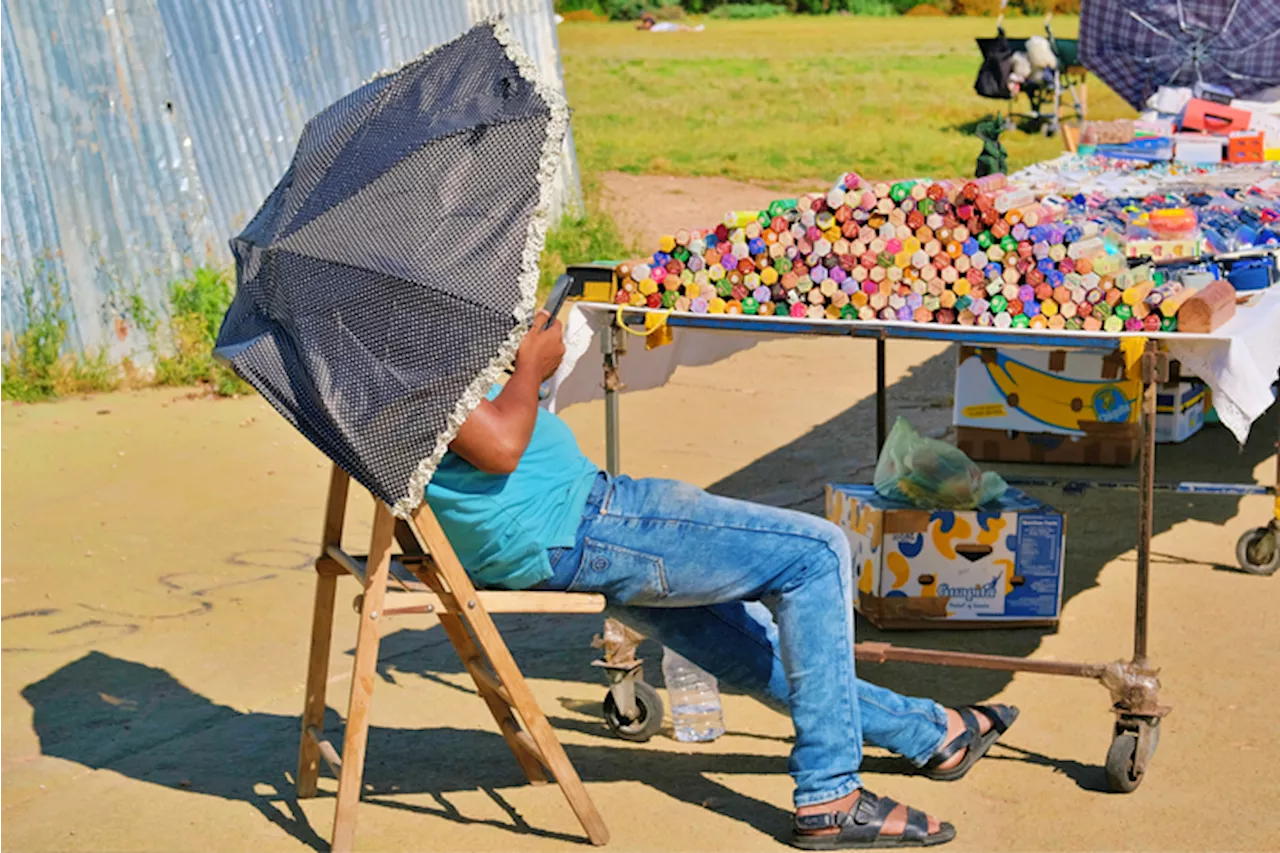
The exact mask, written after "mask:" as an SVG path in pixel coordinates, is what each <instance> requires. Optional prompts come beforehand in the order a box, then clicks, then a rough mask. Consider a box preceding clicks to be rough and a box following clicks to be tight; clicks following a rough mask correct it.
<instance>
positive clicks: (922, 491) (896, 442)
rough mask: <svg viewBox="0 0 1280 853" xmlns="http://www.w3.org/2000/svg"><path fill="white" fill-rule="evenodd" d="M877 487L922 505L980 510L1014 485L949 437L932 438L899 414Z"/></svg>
mask: <svg viewBox="0 0 1280 853" xmlns="http://www.w3.org/2000/svg"><path fill="white" fill-rule="evenodd" d="M875 486H876V491H877V492H878V493H879V494H880V495H881V496H882V497H886V498H889V499H890V500H896V501H904V502H906V503H910V504H914V505H915V506H918V507H920V508H922V509H977V508H978V507H980V506H983V505H985V504H988V503H991V502H992V501H997V500H999V499H1000V497H1001V496H1002V495H1003V494H1004V493H1005V490H1006V489H1008V488H1009V484H1008V483H1006V482H1005V481H1004V479H1003V478H1002V477H1001V476H1000V475H999V474H997V473H995V472H994V471H986V472H983V470H982V469H981V468H979V467H978V466H977V465H975V464H974V463H973V460H972V459H970V458H969V457H968V456H965V455H964V454H963V453H962V452H960V451H959V450H958V449H956V448H955V447H952V446H951V445H950V444H947V443H946V442H945V441H938V440H937V439H933V438H926V437H924V436H922V435H921V434H920V433H918V432H916V430H915V427H913V426H911V424H909V423H907V421H906V419H905V418H898V420H897V423H895V424H894V425H893V429H892V430H891V431H890V432H889V438H888V440H887V441H885V443H884V449H883V450H881V451H880V460H879V461H878V462H877V463H876V478H875Z"/></svg>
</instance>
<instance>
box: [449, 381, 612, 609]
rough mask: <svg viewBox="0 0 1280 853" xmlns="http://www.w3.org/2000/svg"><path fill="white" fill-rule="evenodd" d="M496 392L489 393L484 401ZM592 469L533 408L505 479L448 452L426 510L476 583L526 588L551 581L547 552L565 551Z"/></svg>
mask: <svg viewBox="0 0 1280 853" xmlns="http://www.w3.org/2000/svg"><path fill="white" fill-rule="evenodd" d="M501 390H502V386H500V385H494V386H493V387H492V388H490V389H489V394H488V398H489V399H490V400H492V399H493V398H494V397H496V396H497V395H498V392H500V391H501ZM599 472H600V469H598V468H597V467H596V466H595V465H593V464H592V463H591V460H589V459H587V457H585V456H583V455H582V451H581V450H579V449H578V442H577V439H575V438H574V435H573V431H572V430H570V429H569V425H568V424H566V423H565V422H564V421H562V420H560V418H558V417H556V416H555V415H553V414H551V413H550V412H548V411H546V410H545V409H541V408H539V409H538V417H537V421H536V422H535V423H534V427H533V436H532V437H531V438H530V440H529V447H528V448H527V449H526V450H525V452H524V455H523V456H521V457H520V463H519V464H518V465H517V466H516V470H515V471H513V472H511V473H510V474H486V473H484V472H483V471H481V470H479V469H478V468H476V467H475V466H473V465H472V464H471V463H469V462H467V461H466V460H465V459H463V458H462V457H461V456H458V455H457V454H456V453H453V452H449V453H446V454H445V455H444V458H443V459H441V460H440V466H439V467H438V468H436V473H435V476H434V477H432V478H431V482H430V483H428V484H427V493H426V498H427V503H428V504H429V505H430V506H431V510H432V512H434V513H435V514H436V518H438V519H439V520H440V526H441V527H442V528H444V532H445V534H446V535H448V537H449V541H450V543H452V545H453V549H454V550H455V551H456V552H457V553H458V559H459V560H461V561H462V565H463V567H464V568H466V570H467V574H469V575H471V578H472V580H474V581H475V582H476V583H477V584H479V585H481V586H486V587H502V588H505V589H527V588H528V587H531V586H533V585H534V584H537V583H539V582H541V581H544V580H546V579H547V578H549V577H551V563H550V561H549V560H548V559H547V549H548V548H571V547H573V545H574V544H575V541H576V539H577V532H578V524H579V522H580V521H581V520H582V513H583V511H584V510H585V509H586V506H587V497H588V496H589V495H590V493H591V487H592V485H593V484H594V483H595V479H596V475H597V474H599Z"/></svg>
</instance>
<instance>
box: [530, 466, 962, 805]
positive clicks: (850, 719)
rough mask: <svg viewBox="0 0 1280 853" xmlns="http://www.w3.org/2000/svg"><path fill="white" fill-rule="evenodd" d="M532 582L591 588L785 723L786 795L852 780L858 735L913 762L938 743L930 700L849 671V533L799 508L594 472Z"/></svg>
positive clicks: (816, 796) (799, 797) (837, 788)
mask: <svg viewBox="0 0 1280 853" xmlns="http://www.w3.org/2000/svg"><path fill="white" fill-rule="evenodd" d="M550 557H551V562H552V567H553V570H554V575H553V577H552V578H551V579H549V580H547V581H544V582H543V583H542V584H540V585H539V586H538V588H540V589H555V590H572V591H576V592H600V593H603V594H604V595H605V596H606V598H607V599H608V602H609V611H608V612H609V615H612V616H615V617H616V618H618V619H620V620H621V621H623V622H626V623H628V624H630V625H631V626H633V627H634V628H636V630H638V631H640V632H642V633H644V634H645V635H646V636H648V637H651V638H652V639H654V640H657V641H658V642H660V643H662V644H663V645H665V646H669V647H671V648H672V649H674V650H676V651H677V652H679V653H680V654H682V655H684V656H685V657H687V658H688V659H689V660H691V661H693V662H694V663H696V664H697V665H698V666H700V667H702V668H703V669H705V670H707V671H708V672H710V673H712V674H713V675H715V676H716V677H717V678H719V679H722V680H723V681H724V682H726V683H728V684H732V685H734V686H736V687H738V688H740V689H742V690H745V691H747V692H749V693H751V694H753V695H754V696H756V697H758V698H760V699H761V700H763V701H765V702H767V703H769V704H771V705H773V706H774V707H778V708H781V709H783V710H788V711H790V713H791V719H792V722H793V723H794V725H795V731H796V737H795V746H794V747H793V748H792V751H791V761H790V765H789V769H790V772H791V775H792V777H793V778H794V779H795V782H796V791H795V804H796V805H797V806H804V805H812V804H814V803H822V802H826V801H828V800H834V799H838V798H840V797H843V796H845V795H846V794H849V793H852V792H853V791H854V790H855V789H856V788H859V787H861V782H860V781H859V779H858V766H859V765H860V764H861V763H862V743H863V740H864V739H865V740H866V742H868V743H871V744H874V745H876V746H880V747H883V748H885V749H888V750H890V751H892V752H895V753H897V754H899V755H901V756H903V757H905V758H907V759H908V760H910V761H912V762H913V763H915V764H917V765H921V764H924V763H925V762H926V761H927V760H928V759H929V758H930V756H932V755H933V754H934V753H935V752H937V751H938V749H939V748H940V747H941V746H942V742H943V738H944V737H945V735H946V729H947V720H946V712H945V711H944V710H943V709H942V707H941V706H940V705H938V704H937V703H936V702H932V701H929V700H927V699H914V698H909V697H906V696H901V695H899V694H897V693H894V692H892V691H890V690H886V689H884V688H883V687H876V686H875V685H872V684H867V683H866V682H863V681H859V680H858V679H857V677H856V676H855V674H854V663H853V600H852V595H853V578H852V571H851V566H850V558H849V543H848V540H847V539H846V538H845V535H844V534H843V533H842V532H841V531H840V529H839V528H837V527H836V526H835V525H833V524H831V523H830V522H827V521H824V520H823V519H820V518H817V517H815V516H811V515H807V514H805V513H800V512H793V511H791V510H784V509H776V508H774V507H768V506H762V505H760V504H754V503H748V502H746V501H738V500H733V499H730V498H722V497H717V496H715V495H710V494H708V493H706V492H704V491H703V490H701V489H698V488H695V487H694V486H690V485H688V484H686V483H681V482H677V481H674V480H633V479H631V478H630V477H616V478H609V477H607V476H606V475H604V474H601V475H600V477H599V479H598V480H597V481H596V485H595V488H593V489H592V492H591V496H590V498H589V499H588V501H587V508H586V512H585V513H584V514H583V517H582V524H581V525H580V526H579V528H578V541H577V544H576V545H575V546H574V547H573V548H557V549H553V550H552V551H551V552H550Z"/></svg>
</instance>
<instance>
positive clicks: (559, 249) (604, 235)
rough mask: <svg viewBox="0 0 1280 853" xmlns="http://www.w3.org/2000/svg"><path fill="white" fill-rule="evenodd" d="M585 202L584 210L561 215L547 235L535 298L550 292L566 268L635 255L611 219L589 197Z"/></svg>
mask: <svg viewBox="0 0 1280 853" xmlns="http://www.w3.org/2000/svg"><path fill="white" fill-rule="evenodd" d="M588 199H589V201H588V203H587V205H586V209H585V210H583V211H582V212H580V213H569V214H566V215H564V216H563V217H561V218H560V221H559V222H558V223H556V224H555V225H553V226H552V227H551V228H550V229H549V230H548V231H547V243H546V246H545V247H544V248H543V250H542V264H541V275H540V276H539V279H538V294H539V297H541V296H542V295H544V294H546V293H547V292H548V291H550V290H551V285H553V284H555V280H556V278H557V277H558V276H559V275H560V274H561V273H563V272H564V271H565V268H566V267H567V266H569V265H570V264H580V263H586V262H589V261H599V260H624V259H626V258H628V257H630V256H632V255H634V254H636V252H637V250H636V249H635V248H634V247H633V246H631V245H630V244H628V242H627V241H626V239H625V238H624V237H623V236H622V231H621V230H620V229H619V228H618V224H617V223H616V222H614V220H613V217H611V216H610V215H609V214H608V213H607V212H606V211H605V210H604V208H603V206H602V205H601V204H600V203H599V202H597V201H595V200H594V198H593V195H592V194H589V195H588Z"/></svg>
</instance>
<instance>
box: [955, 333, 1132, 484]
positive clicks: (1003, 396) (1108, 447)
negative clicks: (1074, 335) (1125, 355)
mask: <svg viewBox="0 0 1280 853" xmlns="http://www.w3.org/2000/svg"><path fill="white" fill-rule="evenodd" d="M1140 394H1141V385H1140V383H1139V382H1138V380H1136V379H1127V378H1126V377H1125V375H1124V361H1123V359H1122V357H1121V356H1120V354H1119V353H1118V352H1114V351H1109V350H1070V351H1067V350H1044V349H1028V348H1025V347H999V348H995V347H967V346H966V347H961V348H960V360H959V364H958V365H957V367H956V384H955V408H954V411H953V421H954V423H955V425H956V427H957V434H956V439H957V440H956V443H957V444H958V445H959V446H960V449H961V450H963V451H964V452H965V453H966V454H968V455H969V457H970V458H971V459H974V460H977V461H983V462H1059V463H1064V464H1102V465H1128V464H1129V463H1130V462H1132V461H1133V459H1134V458H1135V456H1136V454H1137V448H1138V441H1139V438H1140V430H1139V426H1138V410H1139V405H1138V398H1139V395H1140Z"/></svg>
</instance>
